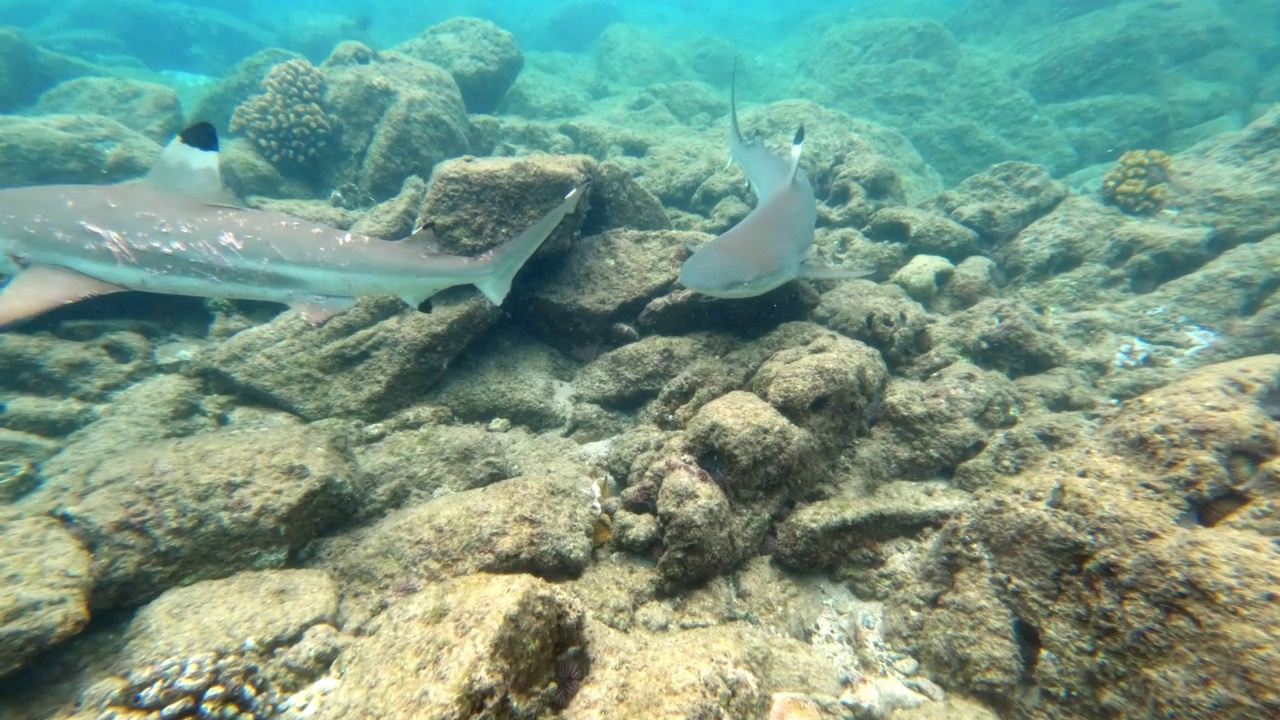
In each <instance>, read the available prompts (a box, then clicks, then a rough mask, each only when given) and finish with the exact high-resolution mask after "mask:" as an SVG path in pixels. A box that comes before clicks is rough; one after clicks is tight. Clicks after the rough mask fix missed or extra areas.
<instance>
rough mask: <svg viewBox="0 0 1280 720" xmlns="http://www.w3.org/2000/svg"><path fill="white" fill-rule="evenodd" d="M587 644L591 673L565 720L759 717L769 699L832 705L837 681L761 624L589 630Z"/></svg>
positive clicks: (812, 652)
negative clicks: (811, 698)
mask: <svg viewBox="0 0 1280 720" xmlns="http://www.w3.org/2000/svg"><path fill="white" fill-rule="evenodd" d="M589 639H590V645H589V647H590V650H591V653H592V665H591V672H590V674H588V676H587V678H586V680H585V682H583V683H582V691H581V692H579V693H578V695H577V696H576V697H575V698H574V700H573V702H572V703H571V704H570V706H569V708H568V711H567V712H566V716H568V717H579V718H588V717H610V718H617V720H645V719H646V718H654V717H687V718H695V717H732V718H764V717H768V709H769V704H770V695H771V694H772V693H775V692H784V691H791V692H809V693H814V694H816V695H822V696H825V697H827V698H829V702H830V703H831V704H832V706H833V709H835V707H836V706H838V703H837V702H836V701H835V698H834V697H833V694H834V693H836V692H838V689H839V682H838V681H837V679H836V677H835V673H834V672H833V671H832V669H831V665H830V662H829V661H828V660H827V659H826V658H825V657H823V656H822V654H821V651H819V650H817V649H815V648H813V647H811V646H810V645H808V644H807V643H805V642H802V641H800V640H797V639H794V638H789V637H783V636H780V635H779V634H778V633H776V632H771V631H770V630H769V629H766V628H765V627H764V626H763V624H762V626H760V627H757V626H756V625H754V624H751V623H745V622H737V623H726V624H717V625H715V626H713V627H694V628H690V629H685V630H679V631H672V632H655V633H649V632H642V631H632V632H625V633H624V632H619V631H617V630H613V629H611V628H606V627H601V626H600V625H598V624H592V625H591V626H590V635H589ZM638 677H643V678H645V681H644V682H636V678H638ZM837 712H838V711H837ZM782 717H789V716H782ZM794 717H796V718H803V717H805V716H803V715H801V716H794ZM833 717H839V716H838V715H835V716H833Z"/></svg>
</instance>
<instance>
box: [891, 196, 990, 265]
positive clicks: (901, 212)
mask: <svg viewBox="0 0 1280 720" xmlns="http://www.w3.org/2000/svg"><path fill="white" fill-rule="evenodd" d="M865 232H866V234H867V236H868V237H870V238H871V239H872V240H879V241H882V242H900V243H904V244H906V246H907V250H908V251H909V252H913V253H916V254H918V255H941V256H943V257H945V258H946V259H948V260H950V261H952V262H960V261H961V260H963V259H965V258H967V257H969V256H970V255H973V254H974V253H976V252H977V251H978V234H977V233H976V232H974V231H973V230H970V229H969V228H967V227H965V226H964V225H961V224H960V223H958V222H955V221H954V220H951V219H949V218H947V217H945V216H943V215H940V214H938V213H933V212H929V211H927V210H921V209H918V208H911V207H901V206H897V207H887V208H885V209H883V210H879V211H877V212H876V213H875V214H874V215H872V216H871V220H870V222H869V223H868V225H867V227H866V229H865Z"/></svg>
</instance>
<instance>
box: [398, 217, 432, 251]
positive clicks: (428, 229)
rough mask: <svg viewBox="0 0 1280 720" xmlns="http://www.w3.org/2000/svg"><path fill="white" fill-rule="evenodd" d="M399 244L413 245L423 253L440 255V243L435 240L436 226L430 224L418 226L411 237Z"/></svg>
mask: <svg viewBox="0 0 1280 720" xmlns="http://www.w3.org/2000/svg"><path fill="white" fill-rule="evenodd" d="M400 242H402V243H407V244H409V245H413V246H414V247H416V248H418V249H419V250H421V251H422V252H424V253H432V254H439V253H440V242H439V240H438V239H437V238H436V226H435V223H432V222H425V223H423V224H421V225H419V226H418V228H417V229H416V230H414V231H413V234H412V235H409V236H408V237H406V238H405V239H403V240H401V241H400Z"/></svg>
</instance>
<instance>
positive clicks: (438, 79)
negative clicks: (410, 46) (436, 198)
mask: <svg viewBox="0 0 1280 720" xmlns="http://www.w3.org/2000/svg"><path fill="white" fill-rule="evenodd" d="M319 71H320V73H321V74H322V75H323V76H324V79H325V82H326V86H327V89H326V92H325V95H324V101H325V106H326V108H328V112H330V113H331V114H332V115H334V116H336V117H339V118H341V119H342V133H341V137H340V138H339V149H338V152H337V155H336V159H335V161H334V165H333V170H332V175H333V177H334V178H335V179H336V181H337V182H336V183H335V184H337V185H343V184H346V183H352V184H353V185H355V186H356V187H358V188H359V189H360V191H361V192H363V193H364V194H366V195H367V196H368V197H369V198H371V199H372V200H374V201H380V200H385V199H387V198H389V197H392V196H394V195H395V194H396V193H397V192H399V190H400V186H401V185H402V184H403V183H404V180H405V178H407V177H409V176H410V175H417V176H419V177H429V176H430V175H431V168H432V167H434V166H435V164H436V163H438V162H440V161H441V160H444V159H446V158H451V157H457V156H459V155H462V154H464V153H466V152H467V151H468V149H469V147H470V146H469V143H468V140H467V137H468V122H467V115H466V109H465V108H464V106H463V102H462V94H461V93H460V92H459V90H458V85H457V83H455V82H454V80H453V78H452V77H451V76H450V75H449V73H447V72H445V71H444V70H442V69H440V68H439V67H437V66H435V65H432V64H430V63H425V62H422V61H420V60H415V59H413V58H410V57H408V56H405V55H401V54H399V53H394V52H385V53H378V52H375V51H374V50H372V49H370V48H368V47H366V46H364V45H361V44H360V43H357V42H344V43H342V44H340V45H338V47H336V48H335V49H334V51H333V54H332V55H330V56H329V59H327V60H325V62H324V64H322V65H321V66H320V67H319Z"/></svg>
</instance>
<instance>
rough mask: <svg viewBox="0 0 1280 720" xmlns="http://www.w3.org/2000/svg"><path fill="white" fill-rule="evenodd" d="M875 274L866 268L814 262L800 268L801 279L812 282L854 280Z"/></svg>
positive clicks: (806, 263)
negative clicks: (832, 265) (830, 265)
mask: <svg viewBox="0 0 1280 720" xmlns="http://www.w3.org/2000/svg"><path fill="white" fill-rule="evenodd" d="M875 274H876V271H875V270H868V269H866V268H842V267H829V266H827V265H819V264H817V263H814V262H805V263H804V264H802V265H801V266H800V275H799V277H802V278H809V279H810V280H853V279H856V278H864V277H867V276H868V275H875Z"/></svg>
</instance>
